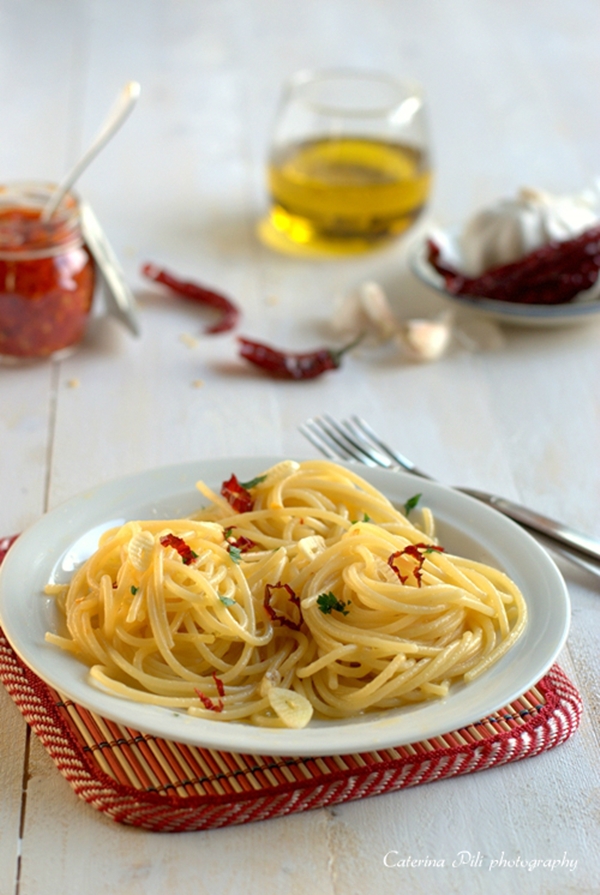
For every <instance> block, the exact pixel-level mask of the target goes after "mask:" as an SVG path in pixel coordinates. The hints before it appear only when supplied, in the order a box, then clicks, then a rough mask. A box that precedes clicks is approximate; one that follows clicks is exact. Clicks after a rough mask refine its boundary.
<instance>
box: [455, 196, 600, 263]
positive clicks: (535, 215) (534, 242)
mask: <svg viewBox="0 0 600 895" xmlns="http://www.w3.org/2000/svg"><path fill="white" fill-rule="evenodd" d="M597 199H598V197H597V196H596V195H595V194H594V193H593V191H587V192H585V193H581V194H579V195H576V196H553V195H551V194H550V193H546V192H543V191H541V190H534V189H522V190H521V191H520V192H519V193H518V195H517V197H516V198H515V199H504V200H502V201H500V202H498V203H497V205H495V206H493V207H491V208H488V209H484V210H483V211H481V212H479V213H478V214H476V215H475V216H474V217H473V218H471V220H470V221H469V222H468V223H467V224H466V226H465V228H464V230H463V232H462V234H461V236H460V240H459V242H460V250H461V253H462V264H461V270H462V271H463V272H464V273H466V274H467V275H468V276H471V277H477V276H480V275H481V274H482V273H484V272H485V271H486V270H489V269H490V268H492V267H497V266H499V265H502V264H510V263H511V262H512V261H518V260H519V259H520V258H523V257H524V256H525V255H527V254H529V253H530V252H533V251H535V249H538V248H540V247H541V246H543V245H546V244H547V243H548V242H551V241H554V240H556V241H558V242H562V241H564V240H567V239H572V238H574V237H575V236H578V235H579V234H580V233H583V232H584V230H587V229H588V228H589V227H592V226H594V224H597V223H598V220H599V215H598V208H597Z"/></svg>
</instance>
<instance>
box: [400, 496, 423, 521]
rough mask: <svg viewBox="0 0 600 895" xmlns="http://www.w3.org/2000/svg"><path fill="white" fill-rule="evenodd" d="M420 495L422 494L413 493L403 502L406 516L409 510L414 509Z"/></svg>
mask: <svg viewBox="0 0 600 895" xmlns="http://www.w3.org/2000/svg"><path fill="white" fill-rule="evenodd" d="M421 496H422V495H421V494H415V495H413V497H409V498H408V500H407V501H406V503H405V504H404V512H405V513H406V515H407V516H408V514H409V513H410V511H411V510H414V508H415V507H416V505H417V504H418V503H419V501H420V500H421Z"/></svg>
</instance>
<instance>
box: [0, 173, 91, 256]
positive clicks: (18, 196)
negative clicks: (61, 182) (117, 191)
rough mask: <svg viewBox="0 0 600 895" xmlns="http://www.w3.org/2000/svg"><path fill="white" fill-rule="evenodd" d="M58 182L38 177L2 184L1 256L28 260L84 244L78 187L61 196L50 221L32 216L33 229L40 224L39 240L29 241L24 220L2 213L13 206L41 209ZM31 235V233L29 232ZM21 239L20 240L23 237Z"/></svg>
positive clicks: (0, 189) (35, 210) (33, 209)
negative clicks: (10, 217) (42, 179)
mask: <svg viewBox="0 0 600 895" xmlns="http://www.w3.org/2000/svg"><path fill="white" fill-rule="evenodd" d="M57 188H58V187H57V185H56V184H54V183H45V182H38V181H15V182H12V183H5V184H0V260H3V261H15V260H16V261H18V260H21V261H24V260H34V259H39V258H47V257H49V256H54V255H58V254H62V253H64V252H66V251H69V250H71V249H73V248H80V247H81V246H82V245H83V237H82V234H81V228H80V200H79V197H78V195H77V193H75V192H74V191H69V192H67V193H66V194H65V196H64V197H63V199H62V200H61V202H60V204H59V206H58V208H57V210H56V211H55V213H54V214H53V215H52V217H51V218H50V220H49V221H48V222H47V223H42V222H41V221H39V220H36V218H35V217H32V218H31V219H30V221H29V223H30V228H29V230H31V229H32V227H33V224H34V222H35V225H36V237H37V239H36V242H35V244H34V243H31V242H29V245H28V232H27V230H28V228H27V227H26V226H25V222H24V221H23V220H22V221H21V224H20V227H21V232H18V231H19V222H18V221H12V226H11V222H10V221H8V220H6V221H5V223H4V224H3V221H2V217H3V215H6V214H7V213H8V212H9V211H10V210H11V209H15V210H17V209H18V210H22V211H24V212H32V213H35V212H41V210H42V209H43V208H44V207H45V205H46V203H47V202H48V201H49V199H50V197H51V196H52V194H53V193H54V192H55V191H56V189H57ZM29 237H30V238H31V233H29ZM19 240H20V241H19Z"/></svg>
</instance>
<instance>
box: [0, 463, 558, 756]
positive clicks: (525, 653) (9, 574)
mask: <svg viewBox="0 0 600 895" xmlns="http://www.w3.org/2000/svg"><path fill="white" fill-rule="evenodd" d="M281 459H283V458H282V457H281V456H272V457H230V458H223V459H219V460H206V461H193V462H188V463H183V464H177V465H174V466H164V467H159V468H157V469H151V470H147V471H145V472H141V473H136V474H134V475H130V476H126V477H124V478H120V479H116V480H112V481H109V482H106V483H104V484H101V485H98V486H97V487H96V488H92V489H90V490H88V491H86V492H83V493H82V494H79V495H77V496H75V497H73V498H71V499H70V500H69V501H67V502H66V503H64V504H62V505H61V506H59V507H57V508H56V509H54V510H52V511H50V512H49V513H47V514H46V515H45V516H43V517H42V518H41V519H40V520H39V521H38V522H36V523H35V524H34V525H33V526H31V527H30V528H29V529H27V530H26V531H25V532H24V533H23V534H22V535H21V536H20V537H19V538H18V539H17V541H16V542H15V543H14V544H13V546H12V547H11V548H10V550H9V551H8V554H7V556H6V559H5V561H4V563H3V564H2V566H1V567H0V624H1V625H2V627H3V630H4V633H5V635H6V637H7V639H8V640H9V642H10V643H11V645H12V647H13V649H14V650H15V652H16V653H17V654H18V655H19V656H20V657H21V659H22V660H23V661H24V662H25V664H26V665H28V666H29V667H30V668H31V669H32V670H33V671H34V672H35V673H36V674H37V675H38V676H39V677H41V678H42V679H43V680H44V681H46V683H48V684H49V685H50V686H52V687H54V688H55V689H57V690H59V691H60V692H62V693H64V694H65V695H67V696H68V697H69V698H70V699H72V700H73V701H75V702H77V703H79V704H81V705H82V706H84V707H85V708H87V709H89V710H91V711H94V712H96V713H98V714H99V715H101V716H103V717H107V718H110V719H112V720H114V721H117V722H119V723H121V724H126V725H127V726H128V727H133V728H135V729H138V730H141V731H143V732H145V733H149V734H153V735H155V736H160V737H163V738H165V739H170V740H173V741H178V742H184V743H190V744H193V745H198V746H204V747H207V748H215V749H222V750H225V751H229V752H244V753H251V754H263V755H299V756H310V755H314V756H317V755H333V754H340V755H341V754H348V753H355V752H363V751H371V750H374V749H382V748H387V747H392V746H399V745H404V744H407V743H410V742H417V741H419V740H423V739H427V738H430V737H433V736H437V735H440V734H443V733H447V732H449V731H451V730H454V729H457V728H460V727H464V726H467V725H468V724H471V723H474V722H477V721H479V720H481V718H483V717H486V716H488V715H490V714H492V713H493V712H494V711H496V710H498V709H499V708H502V707H503V706H504V705H507V704H508V703H510V702H511V701H512V700H513V699H515V698H517V697H518V696H520V695H521V694H522V693H524V692H525V691H526V690H527V689H529V687H531V686H532V685H534V684H536V683H537V682H538V681H539V680H540V678H542V677H543V675H544V674H545V673H546V672H547V671H548V669H549V668H550V667H551V665H552V664H553V663H554V661H555V659H556V657H557V655H558V653H559V652H560V650H561V649H562V647H563V645H564V643H565V640H566V637H567V634H568V629H569V622H570V603H569V596H568V592H567V588H566V585H565V583H564V580H563V578H562V576H561V574H560V572H559V571H558V569H557V567H556V565H555V564H554V562H553V561H552V560H551V559H550V557H549V556H548V554H547V553H546V551H545V550H544V549H543V548H542V547H541V546H540V545H539V544H538V543H537V542H536V541H535V540H534V539H533V538H532V537H531V536H530V535H529V534H527V533H526V532H525V531H523V530H522V529H521V528H519V527H518V526H517V525H516V524H515V523H514V522H512V521H511V520H509V519H507V518H506V517H504V516H502V515H501V514H500V513H498V512H497V511H495V510H493V509H491V508H489V507H488V506H486V505H484V504H482V503H479V502H478V501H476V500H475V499H473V498H471V497H468V496H467V495H464V494H461V493H459V492H457V491H453V490H451V489H449V488H446V487H444V486H442V485H439V484H437V483H434V482H429V481H425V480H423V481H421V480H419V481H418V483H415V479H414V476H411V475H410V474H408V473H403V472H395V471H394V472H391V471H389V470H383V469H369V468H366V467H362V466H361V467H357V466H356V465H353V466H352V465H351V466H350V468H352V469H354V471H356V472H358V473H359V474H360V475H362V476H363V477H364V478H365V479H366V480H367V481H369V482H370V483H371V484H374V485H375V486H376V487H378V488H380V489H381V490H384V491H385V493H387V494H388V496H389V497H390V498H391V499H392V500H394V501H396V502H397V503H403V502H404V501H405V500H406V499H407V498H408V497H410V496H412V494H414V493H415V491H417V490H418V491H420V492H422V494H423V497H422V500H421V503H422V505H423V506H430V507H431V508H432V509H433V511H434V513H435V514H436V516H437V517H438V519H439V520H440V524H441V525H442V526H443V525H446V526H448V525H450V526H451V527H453V528H455V529H456V530H457V537H458V536H460V537H466V538H470V539H471V540H476V541H478V542H479V543H480V544H481V546H482V549H483V550H484V552H487V553H489V554H491V555H492V556H494V557H495V559H496V561H497V562H498V563H499V564H500V565H501V566H503V567H504V569H505V571H506V572H507V573H508V574H509V575H510V576H511V577H513V578H514V579H515V580H516V581H517V583H518V584H519V585H520V586H521V587H522V589H523V591H524V594H525V598H526V601H527V604H528V612H529V622H528V625H527V628H526V630H525V632H524V634H523V636H522V637H521V639H520V640H519V641H518V642H517V643H516V644H515V646H514V647H513V650H512V651H511V652H510V653H509V654H507V655H506V656H504V657H503V658H502V659H501V660H500V661H499V662H498V663H497V665H495V666H494V667H493V668H492V669H490V670H489V671H488V672H486V673H485V674H484V675H482V676H481V677H480V678H479V679H477V680H475V681H474V682H472V683H471V684H469V685H468V686H465V687H462V688H461V687H458V688H456V689H453V691H452V692H451V694H450V695H449V696H448V697H447V698H446V699H444V700H441V701H436V702H430V703H424V704H421V705H419V706H418V707H411V708H410V709H408V710H404V709H402V710H394V711H388V712H385V713H378V714H373V715H365V716H362V717H360V718H357V719H350V720H346V721H342V722H316V723H315V722H311V724H310V725H309V727H307V728H305V729H304V730H300V731H295V730H287V729H284V730H280V729H272V728H260V727H253V726H251V725H247V724H238V723H235V722H219V721H212V720H205V719H200V718H190V717H189V716H187V715H185V714H184V713H180V712H173V711H172V710H169V709H165V708H161V707H158V706H147V705H144V704H140V703H132V702H130V701H128V700H124V699H120V698H117V697H115V696H112V695H110V694H107V693H104V692H103V691H101V690H98V689H96V688H95V687H93V686H91V685H90V684H89V683H88V681H87V669H86V667H85V666H84V665H83V664H82V663H80V662H78V661H77V660H76V659H74V658H73V657H72V656H70V655H69V654H67V653H64V652H62V651H61V650H59V649H57V648H56V647H53V646H51V645H49V644H47V643H46V642H45V641H44V639H43V635H44V633H45V630H46V629H47V627H48V622H49V618H50V617H51V615H52V608H51V607H52V600H51V598H47V597H44V595H43V593H42V588H43V586H44V584H45V583H46V582H47V580H48V579H49V577H50V576H51V575H52V574H53V573H54V571H55V570H56V569H57V567H58V566H59V565H60V562H61V561H62V558H63V557H64V556H65V554H66V555H71V554H72V553H73V549H74V548H73V545H75V544H76V543H77V542H78V541H81V539H82V536H83V535H85V533H86V532H93V531H94V530H96V529H97V526H99V525H100V526H104V527H108V523H109V522H110V523H111V524H115V521H118V520H120V519H121V518H125V516H127V514H128V513H130V514H131V513H132V512H133V510H135V509H138V508H140V507H142V508H143V509H145V510H146V512H145V515H146V516H149V515H150V512H148V511H147V508H148V507H152V508H160V507H164V506H165V505H167V506H168V507H169V508H174V509H175V510H177V511H178V512H190V511H191V508H192V506H193V505H194V501H195V504H196V505H198V506H200V505H202V503H203V499H202V497H201V496H200V495H199V494H198V492H196V490H195V487H194V485H195V482H196V481H197V480H198V479H200V478H202V479H204V480H205V481H207V482H208V483H209V484H212V485H213V486H217V485H218V484H219V483H220V482H221V481H223V480H224V479H226V478H228V477H229V476H230V475H231V473H232V472H236V474H237V475H238V476H239V477H240V478H241V480H242V481H243V480H244V479H245V478H251V477H252V476H253V475H255V474H257V473H258V472H260V471H263V470H265V469H267V468H268V467H269V466H271V465H273V464H274V463H276V462H279V461H280V460H281ZM340 465H346V464H344V463H341V464H340ZM416 485H417V487H415V486H416ZM181 508H183V509H181ZM155 513H156V510H155ZM123 514H125V516H124V515H123ZM136 515H137V514H134V515H129V516H128V518H135V517H136ZM137 518H141V517H140V516H139V515H137ZM93 537H95V535H93ZM83 543H85V540H84V541H83ZM88 546H89V545H88ZM77 549H78V548H75V552H77ZM86 549H87V548H86ZM550 610H551V611H550Z"/></svg>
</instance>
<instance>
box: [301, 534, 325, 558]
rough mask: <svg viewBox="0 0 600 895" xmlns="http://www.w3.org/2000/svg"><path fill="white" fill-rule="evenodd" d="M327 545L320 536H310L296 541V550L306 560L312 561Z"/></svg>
mask: <svg viewBox="0 0 600 895" xmlns="http://www.w3.org/2000/svg"><path fill="white" fill-rule="evenodd" d="M326 547H327V544H326V543H325V538H324V537H323V536H322V535H310V536H309V537H308V538H300V540H299V541H298V550H299V552H300V553H302V554H303V555H304V556H305V557H306V559H308V560H310V561H311V562H312V560H313V559H314V558H315V557H316V556H318V555H319V553H322V552H323V550H325V549H326Z"/></svg>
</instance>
